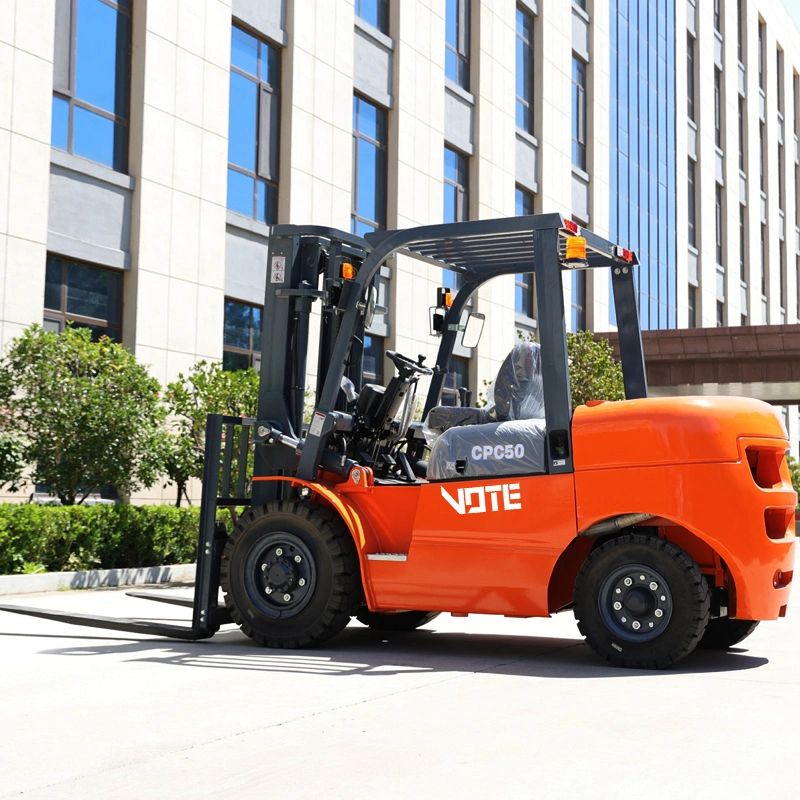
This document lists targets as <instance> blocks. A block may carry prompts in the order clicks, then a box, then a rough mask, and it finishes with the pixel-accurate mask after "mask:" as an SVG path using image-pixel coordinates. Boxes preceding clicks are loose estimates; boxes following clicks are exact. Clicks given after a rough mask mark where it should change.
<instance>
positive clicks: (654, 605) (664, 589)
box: [598, 564, 672, 642]
mask: <svg viewBox="0 0 800 800" xmlns="http://www.w3.org/2000/svg"><path fill="white" fill-rule="evenodd" d="M598 605H599V610H600V615H601V616H602V618H603V622H605V624H606V627H607V628H608V629H609V630H610V631H611V633H612V634H614V635H615V636H618V637H619V638H620V639H624V640H625V641H628V642H646V641H649V640H650V639H654V638H655V637H656V636H658V635H659V634H661V633H663V631H664V630H665V629H666V627H667V625H668V624H669V621H670V619H671V618H672V593H671V592H670V590H669V586H668V585H667V582H666V581H665V580H664V578H663V576H662V575H661V574H660V573H658V572H657V571H656V570H654V569H652V568H650V567H645V566H644V565H642V564H627V565H625V566H623V567H618V568H617V569H615V570H614V571H613V572H612V573H611V574H610V575H609V576H608V577H607V578H606V579H605V580H604V581H603V585H602V586H601V587H600V593H599V596H598Z"/></svg>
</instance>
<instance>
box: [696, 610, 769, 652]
mask: <svg viewBox="0 0 800 800" xmlns="http://www.w3.org/2000/svg"><path fill="white" fill-rule="evenodd" d="M757 627H758V622H757V621H756V620H752V619H730V618H729V617H719V618H716V619H710V620H709V621H708V627H707V628H706V631H705V633H704V634H703V638H702V639H701V640H700V644H698V645H697V646H698V647H702V648H704V649H706V650H727V649H728V648H729V647H733V646H734V645H737V644H739V642H741V641H742V640H744V639H746V638H747V637H748V636H749V635H750V634H751V633H752V632H753V631H754V630H755V629H756V628H757Z"/></svg>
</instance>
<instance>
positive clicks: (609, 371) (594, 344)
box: [567, 331, 625, 408]
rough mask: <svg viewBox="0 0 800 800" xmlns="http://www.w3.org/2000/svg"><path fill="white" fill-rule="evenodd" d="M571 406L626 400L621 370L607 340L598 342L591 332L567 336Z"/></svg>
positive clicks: (579, 332) (580, 332)
mask: <svg viewBox="0 0 800 800" xmlns="http://www.w3.org/2000/svg"><path fill="white" fill-rule="evenodd" d="M567 357H568V358H569V360H570V365H569V385H570V391H571V393H572V406H573V408H574V407H576V406H580V405H583V404H584V403H586V401H587V400H624V399H625V386H624V383H623V380H622V367H621V366H620V364H619V362H618V361H615V360H614V351H613V350H612V349H611V345H610V344H609V342H608V340H607V339H598V340H597V341H595V338H594V335H593V334H592V332H591V331H578V332H577V333H568V334H567Z"/></svg>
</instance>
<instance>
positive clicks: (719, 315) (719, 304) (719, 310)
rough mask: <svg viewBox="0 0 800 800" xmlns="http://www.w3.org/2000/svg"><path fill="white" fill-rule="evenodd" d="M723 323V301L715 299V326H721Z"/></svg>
mask: <svg viewBox="0 0 800 800" xmlns="http://www.w3.org/2000/svg"><path fill="white" fill-rule="evenodd" d="M724 324H725V303H723V302H722V301H721V300H717V327H718V328H721V327H722V326H723V325H724Z"/></svg>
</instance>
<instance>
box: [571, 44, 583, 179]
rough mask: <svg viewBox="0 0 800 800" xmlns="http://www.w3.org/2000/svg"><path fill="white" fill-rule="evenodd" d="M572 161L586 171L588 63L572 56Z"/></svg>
mask: <svg viewBox="0 0 800 800" xmlns="http://www.w3.org/2000/svg"><path fill="white" fill-rule="evenodd" d="M572 163H573V164H574V165H575V166H576V167H578V168H579V169H582V170H583V171H584V172H585V171H586V64H585V63H584V62H583V61H581V59H580V58H578V57H577V56H573V57H572Z"/></svg>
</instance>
